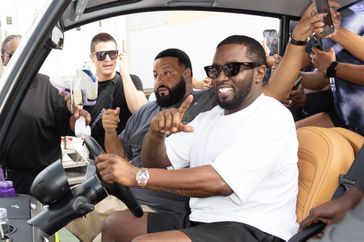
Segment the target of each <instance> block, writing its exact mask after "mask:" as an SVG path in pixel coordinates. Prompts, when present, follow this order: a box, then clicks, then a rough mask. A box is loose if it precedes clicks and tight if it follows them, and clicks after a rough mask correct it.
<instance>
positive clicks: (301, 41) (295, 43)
mask: <svg viewBox="0 0 364 242" xmlns="http://www.w3.org/2000/svg"><path fill="white" fill-rule="evenodd" d="M289 43H291V44H292V45H297V46H305V45H306V44H307V40H295V39H294V38H292V37H291V39H290V40H289Z"/></svg>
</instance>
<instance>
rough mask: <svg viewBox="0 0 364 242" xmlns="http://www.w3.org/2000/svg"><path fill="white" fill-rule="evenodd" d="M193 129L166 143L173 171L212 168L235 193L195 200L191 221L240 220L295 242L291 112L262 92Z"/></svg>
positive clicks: (210, 116) (199, 118)
mask: <svg viewBox="0 0 364 242" xmlns="http://www.w3.org/2000/svg"><path fill="white" fill-rule="evenodd" d="M190 125H191V126H193V127H194V132H193V133H178V134H174V135H171V136H170V137H168V138H167V140H166V147H167V155H168V158H169V160H170V161H171V164H172V166H173V168H174V169H180V168H183V167H189V166H190V167H196V166H201V165H207V164H211V166H212V167H213V168H214V169H215V170H216V171H217V172H218V173H219V175H220V176H221V177H222V178H223V179H224V180H225V182H227V184H229V186H230V187H231V188H232V190H233V191H234V193H233V194H232V195H230V196H228V197H224V196H213V197H208V198H191V199H190V206H191V215H190V220H192V221H198V222H218V221H236V222H241V223H245V224H249V225H251V226H254V227H256V228H258V229H260V230H262V231H264V232H266V233H269V234H272V235H275V236H278V237H280V238H282V239H285V240H288V239H289V238H291V237H292V236H293V235H294V234H295V233H296V232H297V230H298V224H297V223H296V197H297V192H298V167H297V161H298V158H297V150H298V141H297V136H296V128H295V124H294V121H293V118H292V115H291V113H290V112H289V111H288V109H287V108H285V107H284V106H283V105H282V104H281V103H279V102H278V101H277V100H275V99H273V98H271V97H267V96H265V95H263V94H262V95H260V96H259V97H258V98H257V99H256V100H255V101H254V102H253V103H252V104H251V105H250V106H248V107H247V108H245V109H243V110H241V111H239V112H236V113H233V114H230V115H226V116H225V115H224V110H223V109H222V108H221V107H219V106H217V107H215V108H214V109H212V110H210V111H208V112H205V113H201V114H200V115H198V116H197V117H196V118H195V119H194V120H193V121H192V122H191V123H190ZM207 182H208V181H207Z"/></svg>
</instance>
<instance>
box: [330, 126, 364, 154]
mask: <svg viewBox="0 0 364 242" xmlns="http://www.w3.org/2000/svg"><path fill="white" fill-rule="evenodd" d="M330 129H331V130H334V131H335V132H338V133H339V134H341V135H342V136H344V138H345V139H347V140H348V141H349V143H350V144H351V146H352V147H353V149H354V153H355V156H356V154H358V151H359V150H360V148H361V147H362V146H363V144H364V136H361V135H360V134H358V133H355V132H354V131H351V130H348V129H344V128H340V127H334V128H330Z"/></svg>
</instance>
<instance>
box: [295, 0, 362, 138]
mask: <svg viewBox="0 0 364 242" xmlns="http://www.w3.org/2000/svg"><path fill="white" fill-rule="evenodd" d="M331 3H335V2H331ZM336 4H337V3H336ZM336 4H335V5H336ZM358 4H361V5H363V3H358ZM336 6H338V5H336ZM355 9H357V8H355V6H353V7H350V8H348V9H345V10H343V11H342V12H341V14H339V13H337V12H335V11H334V10H333V9H332V10H331V13H332V16H333V17H334V24H335V31H334V32H333V33H332V34H330V35H328V36H326V37H325V38H323V39H322V42H323V46H324V51H320V50H319V49H317V48H312V46H313V44H314V43H313V40H312V41H310V42H309V43H308V45H307V47H306V51H307V52H308V53H310V56H308V55H307V56H306V60H305V61H304V63H307V59H308V57H310V59H309V60H310V62H311V61H312V62H313V63H314V64H315V67H316V71H315V72H313V73H304V78H303V82H302V83H303V85H304V87H305V88H308V89H313V90H319V89H322V88H323V87H325V86H327V85H330V88H331V92H332V98H333V100H334V102H333V104H334V105H335V106H334V108H335V110H336V112H335V115H334V116H332V115H330V116H329V117H327V119H326V120H327V124H326V125H325V126H343V127H346V128H348V129H351V130H354V131H356V132H358V133H360V134H362V135H363V134H364V128H363V127H364V106H363V105H362V104H361V102H358V100H361V99H362V97H363V95H364V80H363V78H362V73H363V66H364V50H363V48H362V46H363V44H364V38H363V37H362V35H363V34H364V22H363V21H362V20H361V18H360V16H359V14H363V13H361V12H355V11H354V10H355ZM341 16H342V17H341ZM358 23H360V24H358ZM313 77H315V78H313ZM323 115H325V114H323ZM320 116H322V114H320ZM335 116H336V117H335ZM318 117H319V116H313V117H309V119H308V120H302V122H301V125H311V124H315V123H314V122H316V121H315V120H318ZM336 118H337V119H336ZM335 119H336V120H338V121H334V120H335ZM318 121H319V120H318ZM333 121H334V122H333Z"/></svg>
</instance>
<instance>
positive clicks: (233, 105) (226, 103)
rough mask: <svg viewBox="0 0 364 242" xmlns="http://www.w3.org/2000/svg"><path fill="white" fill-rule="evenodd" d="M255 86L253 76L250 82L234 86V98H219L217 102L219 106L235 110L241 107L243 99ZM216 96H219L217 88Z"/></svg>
mask: <svg viewBox="0 0 364 242" xmlns="http://www.w3.org/2000/svg"><path fill="white" fill-rule="evenodd" d="M252 86H253V78H251V80H250V81H249V82H245V83H244V84H243V85H239V86H237V88H234V91H235V95H234V97H233V99H232V100H221V99H220V98H218V99H217V103H218V104H219V106H220V107H221V108H223V109H225V110H235V109H237V108H239V107H240V105H241V104H242V103H243V101H244V100H245V99H246V98H247V96H248V95H249V93H250V91H251V89H252ZM215 92H216V96H217V97H218V90H217V89H216V91H215Z"/></svg>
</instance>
